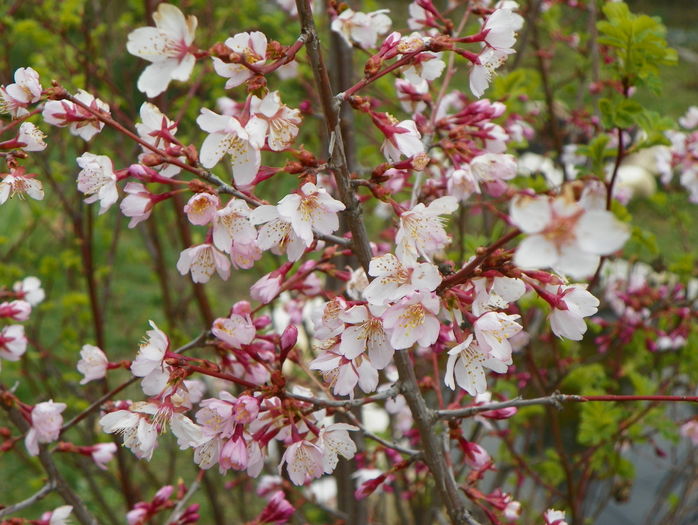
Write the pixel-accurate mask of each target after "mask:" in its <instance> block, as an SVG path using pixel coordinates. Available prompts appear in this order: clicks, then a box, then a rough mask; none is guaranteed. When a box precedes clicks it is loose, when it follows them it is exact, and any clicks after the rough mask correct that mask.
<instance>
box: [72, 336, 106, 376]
mask: <svg viewBox="0 0 698 525" xmlns="http://www.w3.org/2000/svg"><path fill="white" fill-rule="evenodd" d="M108 365H109V359H107V356H106V355H105V354H104V352H103V351H102V350H101V349H100V348H99V347H97V346H94V345H83V347H82V350H80V361H78V366H77V368H78V372H80V373H81V374H82V375H83V376H85V377H83V379H82V380H81V381H80V384H81V385H84V384H87V383H89V382H90V381H94V380H95V379H102V378H103V377H104V376H105V375H106V373H107V366H108Z"/></svg>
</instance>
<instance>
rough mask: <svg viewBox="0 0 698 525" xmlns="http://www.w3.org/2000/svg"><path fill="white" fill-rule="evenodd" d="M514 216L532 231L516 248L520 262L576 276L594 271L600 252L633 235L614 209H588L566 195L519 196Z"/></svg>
mask: <svg viewBox="0 0 698 525" xmlns="http://www.w3.org/2000/svg"><path fill="white" fill-rule="evenodd" d="M511 220H512V222H513V223H514V224H515V225H516V226H518V227H519V228H520V229H521V230H522V231H523V232H524V233H527V234H529V236H528V237H526V238H525V239H524V240H523V241H522V242H521V243H520V244H519V246H518V247H517V249H516V253H515V255H514V263H515V264H516V265H517V266H520V267H522V268H532V269H534V268H545V267H552V268H554V269H555V270H557V271H559V272H562V273H564V274H568V275H570V276H572V277H573V278H576V279H582V278H584V277H587V276H589V275H591V274H593V273H594V271H596V268H597V266H598V263H599V256H600V255H609V254H611V253H613V252H614V251H616V250H618V249H619V248H620V247H621V246H623V244H624V243H625V241H626V240H627V239H628V237H629V236H630V233H629V230H628V227H627V226H626V225H625V224H623V223H621V222H620V221H618V220H617V219H616V218H615V216H614V215H613V214H612V213H611V212H609V211H606V210H598V209H592V210H586V209H584V208H583V207H582V206H581V205H580V204H579V203H577V202H574V201H572V200H570V199H569V198H568V197H567V196H564V195H563V196H559V197H555V198H554V199H548V198H547V197H529V196H519V197H516V198H515V199H514V200H513V201H512V204H511Z"/></svg>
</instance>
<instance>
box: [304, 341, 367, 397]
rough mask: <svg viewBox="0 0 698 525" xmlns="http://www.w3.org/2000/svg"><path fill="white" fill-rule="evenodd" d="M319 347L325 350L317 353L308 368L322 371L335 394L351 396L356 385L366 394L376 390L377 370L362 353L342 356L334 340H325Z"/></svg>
mask: <svg viewBox="0 0 698 525" xmlns="http://www.w3.org/2000/svg"><path fill="white" fill-rule="evenodd" d="M321 348H327V350H324V351H323V352H322V353H321V354H320V355H318V357H316V358H315V359H314V360H313V361H312V362H311V363H310V365H309V368H310V369H311V370H319V371H320V372H321V373H322V375H323V377H324V379H325V381H326V382H327V383H329V384H330V386H332V391H333V392H334V394H335V395H338V396H350V397H353V396H354V389H355V388H356V386H357V385H358V386H359V388H361V390H363V391H364V392H365V393H367V394H369V393H371V392H374V391H375V390H376V387H377V386H378V370H376V368H375V367H374V366H373V365H372V364H371V362H370V361H369V360H368V359H366V358H364V356H362V355H360V356H359V357H357V358H355V359H348V358H346V357H344V356H343V355H341V354H340V353H339V349H338V348H337V345H336V344H335V341H334V340H329V341H325V342H324V344H323V345H321Z"/></svg>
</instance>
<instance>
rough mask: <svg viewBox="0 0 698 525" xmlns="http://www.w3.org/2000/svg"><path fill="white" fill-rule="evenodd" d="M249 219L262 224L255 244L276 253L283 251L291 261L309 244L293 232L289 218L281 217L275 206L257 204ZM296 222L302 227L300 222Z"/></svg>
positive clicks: (298, 257) (299, 255) (256, 223)
mask: <svg viewBox="0 0 698 525" xmlns="http://www.w3.org/2000/svg"><path fill="white" fill-rule="evenodd" d="M250 221H251V222H252V224H254V225H259V224H263V226H262V227H261V228H260V229H259V234H258V236H257V245H258V246H259V248H260V249H261V250H269V249H271V251H272V253H275V254H277V255H280V254H282V253H284V252H285V253H286V255H287V257H288V260H289V261H291V262H293V261H297V260H298V259H300V258H301V255H303V252H304V251H305V249H306V248H307V247H308V245H309V244H308V243H306V241H305V240H304V239H303V238H302V237H300V236H299V235H298V234H297V233H296V232H295V230H294V229H293V226H292V225H291V220H290V219H287V218H284V217H281V215H280V213H279V210H278V208H277V207H276V206H270V205H263V206H258V207H257V208H255V209H254V210H252V212H251V213H250ZM298 222H299V227H301V228H302V227H303V225H302V222H301V221H298ZM310 244H312V239H311V242H310Z"/></svg>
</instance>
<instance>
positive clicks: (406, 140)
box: [380, 120, 424, 162]
mask: <svg viewBox="0 0 698 525" xmlns="http://www.w3.org/2000/svg"><path fill="white" fill-rule="evenodd" d="M380 130H381V131H382V132H383V134H384V135H385V140H384V141H383V145H382V146H381V151H382V152H383V154H384V155H385V158H386V159H388V161H390V162H398V161H399V160H400V157H401V156H402V155H404V156H405V157H413V156H415V155H419V154H420V153H424V144H423V143H422V135H421V134H420V133H419V131H418V130H417V125H416V124H415V123H414V121H413V120H403V121H402V122H397V121H395V122H394V123H392V124H385V123H383V124H381V126H380Z"/></svg>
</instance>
